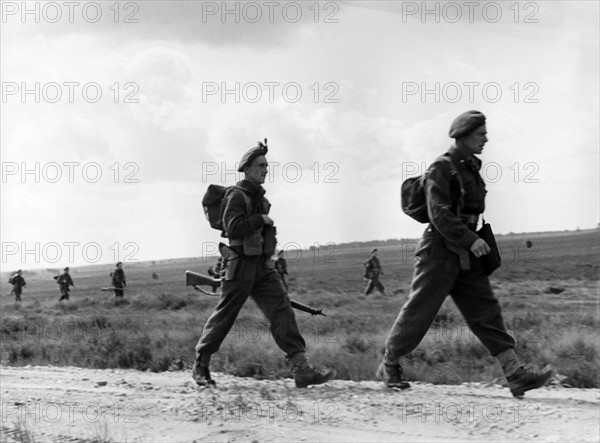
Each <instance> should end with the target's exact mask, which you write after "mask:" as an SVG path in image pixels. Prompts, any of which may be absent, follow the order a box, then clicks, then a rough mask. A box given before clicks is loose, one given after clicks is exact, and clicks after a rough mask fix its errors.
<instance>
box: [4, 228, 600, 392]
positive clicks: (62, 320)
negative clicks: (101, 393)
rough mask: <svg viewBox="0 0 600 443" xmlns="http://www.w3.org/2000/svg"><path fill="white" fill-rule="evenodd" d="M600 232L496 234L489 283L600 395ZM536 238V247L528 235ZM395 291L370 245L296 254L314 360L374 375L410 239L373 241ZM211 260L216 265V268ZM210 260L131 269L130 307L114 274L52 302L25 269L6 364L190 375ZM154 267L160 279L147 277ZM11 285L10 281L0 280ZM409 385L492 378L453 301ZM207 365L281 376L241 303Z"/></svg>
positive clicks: (42, 275) (294, 287) (530, 358)
mask: <svg viewBox="0 0 600 443" xmlns="http://www.w3.org/2000/svg"><path fill="white" fill-rule="evenodd" d="M599 238H600V237H599V234H598V231H597V230H596V231H585V232H570V233H563V234H553V235H537V236H533V235H531V236H528V237H523V236H521V237H519V236H511V237H509V236H506V237H500V238H499V244H500V246H501V248H502V251H503V254H502V257H503V266H502V268H500V270H499V271H497V272H496V273H495V274H494V276H493V278H492V285H493V288H494V290H495V293H496V295H497V297H498V298H499V300H500V302H501V305H502V307H503V313H504V317H505V321H506V324H507V327H508V329H509V331H510V332H511V333H512V334H513V336H514V337H515V338H516V340H517V353H518V354H519V355H520V356H521V358H522V359H523V360H524V361H526V362H532V363H535V364H538V365H545V364H548V363H551V364H553V365H555V366H556V367H557V368H558V372H559V373H560V374H562V375H564V376H566V377H567V379H566V382H567V383H569V384H570V385H572V386H574V387H599V385H600V384H599V380H598V377H599V368H598V351H599V349H598V347H599V345H598V330H599V325H600V319H599V310H598V308H599V304H598V301H599V297H598V290H599V287H598V263H599V260H598V258H599V257H598V254H599V249H598V247H599ZM527 239H529V240H531V241H532V242H533V246H532V247H531V248H526V247H525V241H526V240H527ZM378 248H379V251H380V253H379V257H380V259H381V262H382V265H383V267H384V271H385V275H384V276H383V277H382V281H383V283H384V285H385V286H386V290H387V292H388V294H389V295H388V297H382V296H380V295H373V294H372V295H370V296H364V295H362V290H363V289H364V286H365V282H364V281H363V279H362V272H363V263H364V261H365V260H366V259H367V257H368V251H369V250H370V249H371V247H370V246H362V247H354V248H349V247H340V248H338V249H335V250H333V249H329V250H320V251H302V254H301V256H300V254H298V255H297V256H296V257H295V258H294V255H293V254H290V256H289V260H288V267H289V271H290V278H289V284H290V296H291V298H293V299H295V300H297V301H300V302H303V303H306V304H310V305H312V306H315V307H318V308H323V310H324V312H326V313H327V317H311V316H310V315H308V314H305V313H303V312H297V314H296V316H297V319H298V322H299V325H300V328H301V330H302V332H303V335H304V337H305V339H306V342H307V346H308V351H309V355H310V357H311V359H312V360H313V361H315V362H318V363H319V364H327V365H330V366H333V367H335V368H336V369H337V370H338V377H339V378H342V379H351V380H368V379H373V373H374V371H375V368H376V366H377V364H378V361H379V360H380V358H381V350H382V346H383V343H384V341H385V337H386V335H387V333H388V331H389V328H390V327H391V325H392V323H393V321H394V319H395V317H396V315H397V314H398V311H399V310H400V308H401V306H402V304H403V303H404V302H405V301H406V298H407V296H408V292H409V284H410V277H411V274H412V266H413V256H414V248H415V242H414V241H405V242H403V243H401V244H394V245H383V246H378ZM212 261H214V260H212ZM209 263H211V261H210V260H209V262H204V261H202V260H200V259H194V260H167V261H162V262H157V263H140V264H136V265H132V264H130V265H128V266H126V268H125V272H126V274H127V280H128V284H129V290H128V292H127V294H126V296H125V298H124V299H122V300H115V299H114V298H113V297H112V293H110V292H101V291H100V290H99V288H100V287H101V286H107V285H108V283H109V277H108V273H109V272H110V271H111V270H112V266H94V267H85V268H79V269H73V270H72V277H73V280H74V281H75V284H76V286H77V288H76V289H74V290H73V291H72V293H71V300H69V301H68V302H66V303H65V302H61V303H58V298H59V292H58V288H57V285H56V284H55V283H54V280H52V275H54V271H53V270H47V271H30V272H25V274H24V277H25V279H26V280H27V281H28V286H27V288H26V290H25V292H24V294H23V302H22V303H21V304H20V305H19V304H15V303H14V301H13V299H12V297H11V296H9V295H8V293H9V292H10V286H9V285H7V284H3V285H2V295H3V296H2V298H1V304H0V307H1V308H2V325H1V332H2V342H1V347H0V358H1V362H2V363H3V364H9V365H27V364H32V365H45V364H52V365H74V366H83V367H93V368H115V367H121V368H136V369H140V370H151V371H164V370H168V369H171V370H173V369H181V368H188V367H189V365H190V364H191V363H192V362H193V359H194V345H195V344H196V342H197V340H198V338H199V337H200V334H201V332H202V327H203V325H204V322H205V321H206V319H207V318H208V316H209V315H210V314H211V312H212V309H213V307H214V306H215V304H216V302H217V300H216V299H215V298H211V297H208V296H205V295H202V294H199V293H197V292H195V291H193V290H192V289H190V288H186V287H185V286H184V271H185V270H186V269H191V270H195V271H199V272H203V273H206V268H207V267H208V265H209ZM153 273H155V274H156V276H157V277H158V278H156V279H153V278H152V277H151V276H152V274H153ZM2 278H3V281H4V282H6V280H7V278H8V277H6V278H5V276H4V275H3V277H2ZM403 365H404V367H405V371H406V373H407V376H408V378H409V379H418V380H421V381H427V382H432V383H462V382H467V381H491V380H493V379H495V378H497V377H500V376H501V371H500V369H499V367H498V366H497V364H496V363H495V360H494V359H492V358H490V357H489V356H488V355H487V352H486V350H485V348H484V347H483V346H482V345H481V344H480V343H479V341H478V340H477V338H475V337H474V336H473V335H472V333H470V331H469V330H468V328H467V327H466V324H465V322H464V320H463V318H462V317H461V315H460V313H458V311H457V309H456V308H455V306H454V304H453V302H452V301H451V299H448V300H447V301H446V303H445V304H444V306H443V307H442V309H441V311H440V313H439V314H438V316H437V318H436V321H435V322H434V325H433V326H432V328H431V329H430V331H429V333H428V334H427V336H426V337H425V339H424V340H423V342H422V343H421V345H420V346H419V347H418V348H417V349H416V350H415V351H414V352H413V353H412V354H411V355H410V356H408V357H407V358H406V359H405V361H404V364H403ZM212 368H213V370H215V371H226V372H230V373H233V374H237V375H241V376H254V377H269V378H271V377H280V376H287V375H288V374H289V369H288V365H287V362H286V361H285V359H284V358H283V355H282V352H281V351H280V350H279V349H278V348H277V346H276V345H275V343H274V341H273V339H272V337H271V336H270V334H269V331H268V324H267V322H266V321H265V320H264V318H263V317H262V314H261V313H260V311H258V309H257V308H256V306H255V305H254V303H253V302H249V303H247V305H246V306H245V307H244V309H243V310H242V312H241V314H240V316H239V318H238V320H237V322H236V324H235V325H234V328H233V329H232V331H231V332H230V334H229V336H228V337H227V339H226V341H225V343H224V344H223V346H222V348H221V350H220V352H219V353H218V354H216V355H215V356H214V357H213V364H212Z"/></svg>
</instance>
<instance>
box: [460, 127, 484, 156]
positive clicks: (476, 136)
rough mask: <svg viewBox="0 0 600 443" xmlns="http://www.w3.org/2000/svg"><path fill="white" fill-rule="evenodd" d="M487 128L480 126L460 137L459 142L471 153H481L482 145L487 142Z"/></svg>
mask: <svg viewBox="0 0 600 443" xmlns="http://www.w3.org/2000/svg"><path fill="white" fill-rule="evenodd" d="M487 141H488V139H487V129H486V127H485V125H483V126H480V127H479V128H477V129H475V130H474V131H473V132H471V133H470V134H468V135H465V136H464V137H461V138H460V142H459V143H460V144H461V145H462V147H463V148H465V149H466V150H467V151H469V152H470V153H471V154H481V152H482V151H483V146H484V145H485V144H486V143H487Z"/></svg>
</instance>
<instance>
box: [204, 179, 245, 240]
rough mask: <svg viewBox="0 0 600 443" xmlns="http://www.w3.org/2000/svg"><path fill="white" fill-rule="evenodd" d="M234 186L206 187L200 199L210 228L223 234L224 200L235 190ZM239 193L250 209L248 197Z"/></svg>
mask: <svg viewBox="0 0 600 443" xmlns="http://www.w3.org/2000/svg"><path fill="white" fill-rule="evenodd" d="M236 188H237V187H236V186H228V187H225V186H221V185H208V189H207V190H206V192H205V193H204V197H202V206H203V208H204V215H205V216H206V219H207V220H208V222H209V223H210V227H211V228H213V229H217V230H219V231H222V232H224V231H225V227H224V226H223V211H225V200H226V199H227V196H228V195H229V194H230V193H231V191H233V190H234V189H236ZM237 189H239V190H240V191H241V193H242V195H243V196H244V200H246V205H247V206H248V207H250V197H248V195H246V193H245V192H244V191H243V190H241V189H240V188H237Z"/></svg>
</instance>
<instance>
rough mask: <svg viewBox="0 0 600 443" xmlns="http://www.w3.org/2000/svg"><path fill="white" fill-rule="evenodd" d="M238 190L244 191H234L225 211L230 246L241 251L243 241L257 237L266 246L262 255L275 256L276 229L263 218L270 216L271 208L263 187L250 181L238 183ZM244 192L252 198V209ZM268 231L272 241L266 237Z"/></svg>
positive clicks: (224, 220) (224, 219)
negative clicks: (266, 224) (267, 224)
mask: <svg viewBox="0 0 600 443" xmlns="http://www.w3.org/2000/svg"><path fill="white" fill-rule="evenodd" d="M236 188H239V189H241V190H242V191H239V190H234V191H233V192H231V194H230V195H229V196H228V197H227V200H226V204H225V210H224V211H223V226H224V227H225V235H226V236H227V238H229V242H230V243H229V244H230V245H231V246H233V247H235V248H236V249H239V248H241V246H242V242H243V241H246V240H248V239H251V237H252V236H257V237H259V238H260V241H261V242H263V245H264V249H263V250H262V251H261V254H264V255H271V254H273V252H274V246H275V245H274V244H272V243H273V242H274V241H275V232H274V230H275V229H274V228H272V227H269V226H265V222H264V220H263V217H262V215H263V214H265V215H266V214H268V213H269V210H270V208H271V204H270V203H269V201H268V200H267V199H266V198H265V197H264V195H265V190H264V189H263V187H262V186H260V185H257V184H255V183H253V182H251V181H249V180H242V181H240V182H238V183H237V184H236ZM242 192H244V193H245V194H246V195H247V196H248V197H250V208H248V203H247V201H246V198H244V196H243V195H242ZM267 228H269V229H267ZM267 230H268V231H270V234H272V239H271V237H270V236H267V235H265V231H267ZM271 231H272V232H271ZM271 248H273V250H271Z"/></svg>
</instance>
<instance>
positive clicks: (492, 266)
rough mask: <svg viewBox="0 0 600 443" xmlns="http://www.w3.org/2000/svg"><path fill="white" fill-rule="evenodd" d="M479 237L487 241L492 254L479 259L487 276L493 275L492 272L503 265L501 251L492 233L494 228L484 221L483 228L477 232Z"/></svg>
mask: <svg viewBox="0 0 600 443" xmlns="http://www.w3.org/2000/svg"><path fill="white" fill-rule="evenodd" d="M477 235H478V236H479V238H482V239H483V240H485V242H486V243H487V244H488V246H489V247H490V252H489V253H488V254H486V255H482V256H481V257H479V259H480V260H481V262H482V263H483V268H484V269H485V273H486V274H487V275H491V274H492V272H494V271H495V270H496V269H498V268H499V267H500V265H501V258H500V251H499V250H498V245H497V244H496V239H495V238H494V233H493V232H492V226H491V225H490V224H489V223H486V222H485V220H483V225H482V226H481V229H480V230H479V231H477Z"/></svg>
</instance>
